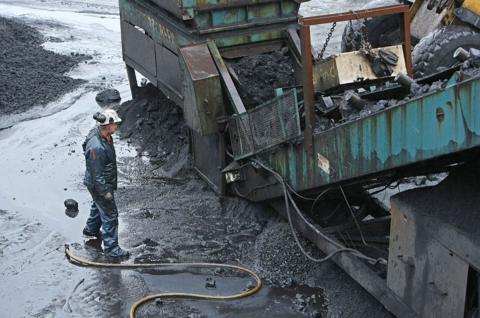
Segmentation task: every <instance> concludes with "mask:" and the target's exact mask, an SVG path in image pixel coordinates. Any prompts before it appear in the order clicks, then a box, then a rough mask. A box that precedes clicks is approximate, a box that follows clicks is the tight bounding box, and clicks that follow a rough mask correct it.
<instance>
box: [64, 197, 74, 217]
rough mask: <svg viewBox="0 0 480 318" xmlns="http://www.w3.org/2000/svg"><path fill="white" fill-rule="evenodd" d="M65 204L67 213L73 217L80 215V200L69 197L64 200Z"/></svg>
mask: <svg viewBox="0 0 480 318" xmlns="http://www.w3.org/2000/svg"><path fill="white" fill-rule="evenodd" d="M63 204H64V205H65V214H66V215H67V216H69V217H71V218H74V217H76V216H77V215H78V202H77V201H75V200H74V199H67V200H65V201H64V202H63Z"/></svg>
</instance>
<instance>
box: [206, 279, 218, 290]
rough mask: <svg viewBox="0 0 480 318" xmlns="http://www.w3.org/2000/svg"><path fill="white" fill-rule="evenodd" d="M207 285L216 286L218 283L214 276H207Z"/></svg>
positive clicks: (207, 286) (209, 286)
mask: <svg viewBox="0 0 480 318" xmlns="http://www.w3.org/2000/svg"><path fill="white" fill-rule="evenodd" d="M205 287H206V288H216V287H217V284H216V282H215V279H213V278H212V277H207V279H206V280H205Z"/></svg>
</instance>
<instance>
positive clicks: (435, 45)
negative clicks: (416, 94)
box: [413, 25, 480, 78]
mask: <svg viewBox="0 0 480 318" xmlns="http://www.w3.org/2000/svg"><path fill="white" fill-rule="evenodd" d="M459 47H462V48H464V49H465V50H467V51H468V50H469V49H471V48H476V49H480V33H478V32H475V31H474V30H473V29H471V28H470V27H468V26H461V25H451V26H447V27H444V28H441V29H439V30H435V31H433V32H432V33H430V34H429V35H427V36H426V37H424V38H423V39H422V40H421V41H420V42H419V43H418V44H417V45H416V46H415V49H414V50H413V73H414V77H415V78H421V77H424V76H427V75H430V74H433V73H435V72H436V71H437V70H438V69H439V68H442V67H451V66H453V65H454V64H455V63H456V60H455V59H454V58H453V53H454V52H455V50H456V49H457V48H459Z"/></svg>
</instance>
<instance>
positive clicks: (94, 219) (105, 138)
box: [83, 109, 129, 258]
mask: <svg viewBox="0 0 480 318" xmlns="http://www.w3.org/2000/svg"><path fill="white" fill-rule="evenodd" d="M93 118H94V119H95V120H96V121H97V127H95V128H94V129H92V130H91V131H90V132H89V134H88V135H87V138H86V140H85V142H84V143H83V152H84V155H85V162H86V171H85V178H84V180H83V183H84V185H85V186H86V187H87V188H88V191H89V192H90V194H91V196H92V199H93V202H92V206H91V209H90V216H89V217H88V220H87V225H86V226H85V228H84V229H83V235H84V236H85V237H86V238H87V239H93V238H96V239H98V240H99V239H100V237H101V238H102V239H103V252H104V254H105V255H106V256H108V257H114V258H127V257H128V256H129V254H128V252H127V251H124V250H123V249H121V248H120V246H119V245H118V211H117V206H116V204H115V197H114V191H115V190H116V189H117V161H116V155H115V148H114V145H113V138H112V135H113V134H114V133H115V131H116V130H117V129H118V125H119V124H120V123H121V122H122V120H121V119H120V117H119V116H118V114H117V112H116V111H115V110H113V109H106V110H104V111H103V112H101V113H100V112H99V113H96V114H95V115H94V116H93ZM100 228H101V229H102V232H101V235H100Z"/></svg>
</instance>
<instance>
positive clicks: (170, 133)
mask: <svg viewBox="0 0 480 318" xmlns="http://www.w3.org/2000/svg"><path fill="white" fill-rule="evenodd" d="M139 95H140V96H141V98H139V99H136V100H131V101H128V102H125V103H123V104H122V105H121V106H120V109H119V115H120V117H121V118H122V120H123V122H122V125H121V128H120V138H123V139H127V142H129V143H133V144H134V145H135V146H136V147H137V152H138V153H139V155H141V156H145V157H147V158H149V159H150V161H151V162H152V163H153V164H154V165H158V166H162V167H163V169H164V170H165V171H168V174H169V176H173V175H176V174H177V173H179V172H180V171H181V170H183V169H184V168H185V167H187V166H188V162H189V160H190V157H189V154H188V139H187V133H186V125H185V123H184V121H183V114H182V111H181V109H180V108H179V107H178V106H176V105H175V104H174V103H173V102H172V101H171V100H169V99H168V98H167V97H166V96H165V95H164V94H162V93H160V92H159V91H158V89H157V88H156V87H155V86H153V85H152V84H148V85H146V86H145V87H141V88H140V94H139Z"/></svg>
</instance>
